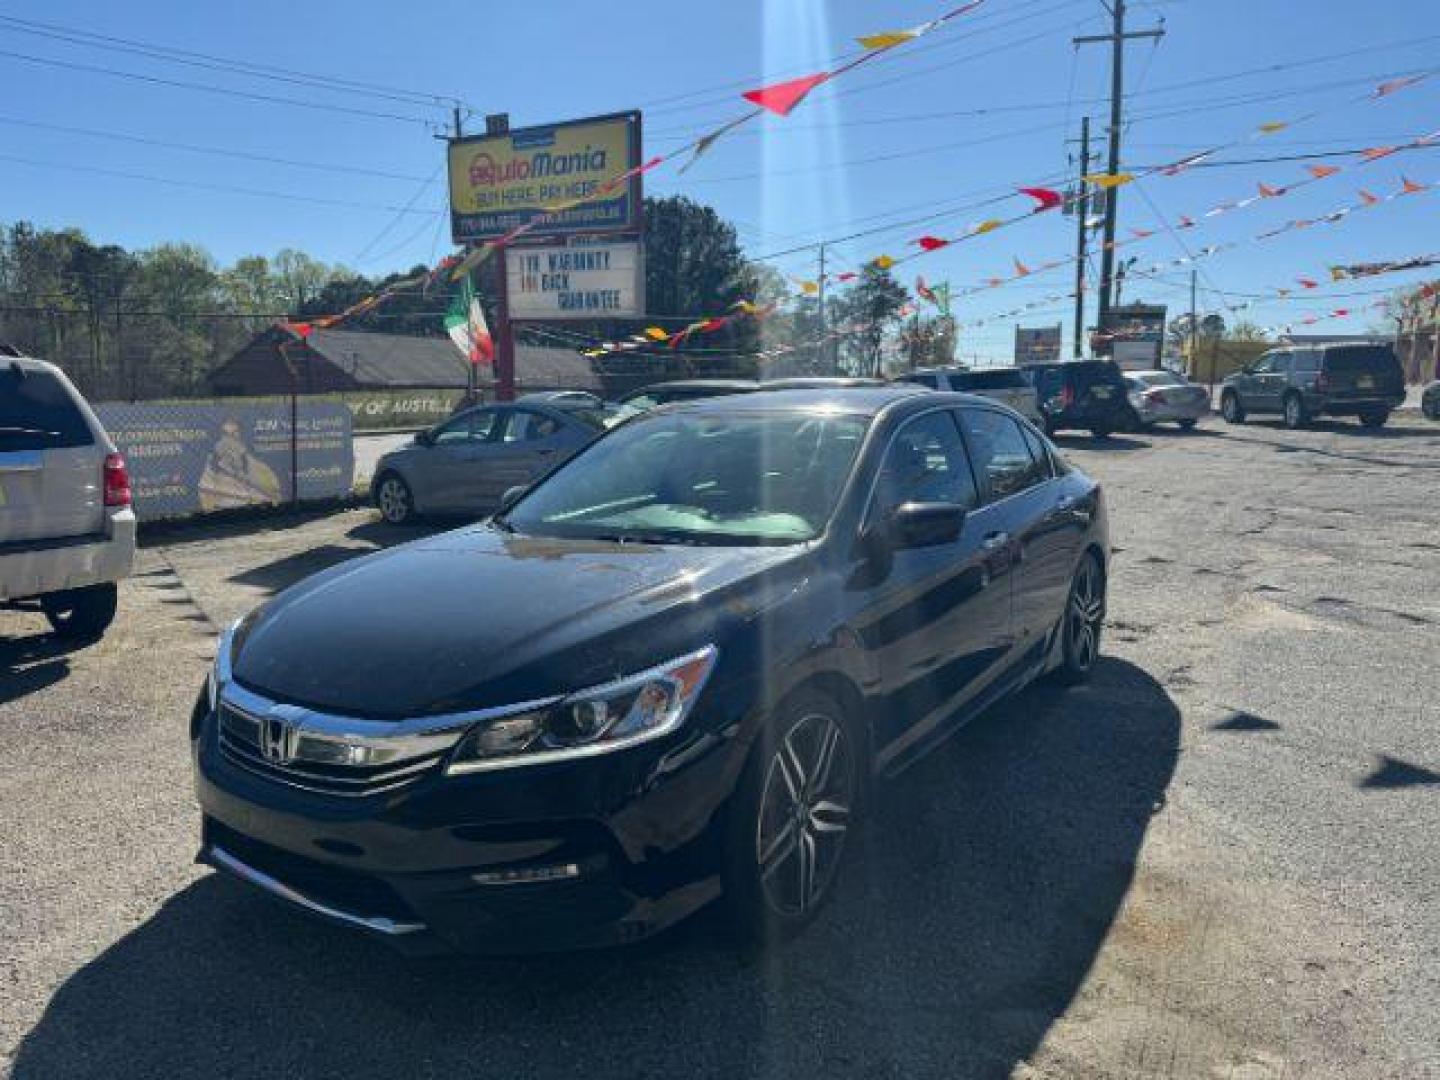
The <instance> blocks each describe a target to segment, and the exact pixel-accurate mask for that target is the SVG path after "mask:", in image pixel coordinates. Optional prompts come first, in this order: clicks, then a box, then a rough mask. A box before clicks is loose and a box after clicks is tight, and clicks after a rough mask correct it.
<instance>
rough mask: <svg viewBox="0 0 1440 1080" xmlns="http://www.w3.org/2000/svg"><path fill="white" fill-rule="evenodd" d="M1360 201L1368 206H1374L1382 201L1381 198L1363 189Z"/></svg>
mask: <svg viewBox="0 0 1440 1080" xmlns="http://www.w3.org/2000/svg"><path fill="white" fill-rule="evenodd" d="M1360 201H1361V202H1363V203H1364V204H1365V205H1366V206H1374V205H1375V204H1376V203H1378V202H1379V201H1380V196H1378V195H1371V194H1370V192H1368V191H1366V190H1365V189H1364V188H1361V189H1360Z"/></svg>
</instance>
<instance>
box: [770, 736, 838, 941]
mask: <svg viewBox="0 0 1440 1080" xmlns="http://www.w3.org/2000/svg"><path fill="white" fill-rule="evenodd" d="M855 790H856V780H855V756H854V753H853V752H852V748H851V745H850V738H849V736H848V735H847V734H846V731H845V727H844V725H843V724H841V723H840V722H839V721H838V720H835V719H834V718H832V717H829V716H825V715H822V714H819V713H812V714H810V715H807V716H805V717H803V718H802V719H801V720H800V721H799V722H798V723H796V724H795V725H794V726H793V727H791V728H790V730H789V731H787V732H786V733H785V735H784V737H783V738H781V739H780V741H779V743H778V745H777V746H776V747H775V750H774V753H773V754H772V756H771V759H770V764H769V766H768V768H767V769H766V773H765V782H764V786H763V788H762V789H761V795H760V813H759V816H758V818H757V820H756V826H755V860H756V863H757V865H758V867H759V877H760V884H761V888H762V891H763V892H764V896H765V900H766V903H768V904H769V906H770V907H771V908H772V909H773V910H774V911H776V912H777V913H779V914H781V915H786V916H802V915H805V914H806V913H807V912H808V911H810V910H811V909H812V908H814V907H815V906H816V905H818V904H819V903H820V902H821V900H823V899H824V897H825V894H826V891H827V890H828V889H829V887H830V883H831V881H832V880H833V879H834V877H835V872H836V870H837V869H838V868H839V866H840V859H841V855H842V853H843V851H844V847H845V838H846V835H847V833H848V831H849V828H850V815H851V810H852V808H853V806H854V804H855Z"/></svg>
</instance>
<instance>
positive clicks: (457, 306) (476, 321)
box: [445, 275, 495, 365]
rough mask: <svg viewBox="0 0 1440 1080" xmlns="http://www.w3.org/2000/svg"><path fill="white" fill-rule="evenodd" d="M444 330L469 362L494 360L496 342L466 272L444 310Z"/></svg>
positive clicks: (486, 362) (476, 363) (482, 362)
mask: <svg viewBox="0 0 1440 1080" xmlns="http://www.w3.org/2000/svg"><path fill="white" fill-rule="evenodd" d="M445 332H446V333H448V334H449V335H450V340H451V341H453V342H454V343H455V347H456V348H457V349H459V350H460V352H461V354H462V355H463V356H464V357H465V359H466V360H468V361H469V362H470V363H472V364H475V365H479V364H488V363H490V362H491V361H492V360H494V359H495V343H494V341H492V340H491V337H490V329H489V327H487V326H486V325H485V312H484V311H483V310H482V309H481V307H480V298H479V296H477V295H476V293H475V287H474V286H473V285H472V284H471V283H470V277H469V275H466V276H465V277H464V278H462V279H461V281H460V288H459V289H458V290H457V291H456V293H455V299H454V300H452V301H451V303H450V308H449V310H448V311H446V312H445Z"/></svg>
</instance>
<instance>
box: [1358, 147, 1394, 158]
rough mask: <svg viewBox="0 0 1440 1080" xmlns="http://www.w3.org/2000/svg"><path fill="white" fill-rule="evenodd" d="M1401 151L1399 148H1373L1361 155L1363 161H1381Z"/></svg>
mask: <svg viewBox="0 0 1440 1080" xmlns="http://www.w3.org/2000/svg"><path fill="white" fill-rule="evenodd" d="M1399 149H1400V148H1399V147H1398V146H1372V147H1371V148H1370V149H1369V150H1366V151H1365V152H1364V153H1362V154H1361V155H1360V159H1361V160H1362V161H1379V160H1380V159H1381V158H1387V157H1389V156H1390V155H1391V154H1393V153H1395V152H1396V151H1397V150H1399Z"/></svg>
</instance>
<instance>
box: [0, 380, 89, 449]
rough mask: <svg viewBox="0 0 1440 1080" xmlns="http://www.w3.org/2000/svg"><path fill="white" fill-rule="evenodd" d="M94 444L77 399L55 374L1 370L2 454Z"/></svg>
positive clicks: (0, 429)
mask: <svg viewBox="0 0 1440 1080" xmlns="http://www.w3.org/2000/svg"><path fill="white" fill-rule="evenodd" d="M94 442H95V437H94V436H93V435H91V434H90V425H89V424H87V423H86V422H85V417H84V415H83V414H82V413H81V412H80V410H79V409H78V408H77V407H76V405H75V399H74V398H73V397H71V395H70V391H69V389H68V388H67V387H66V386H65V384H64V383H62V382H61V381H60V380H59V379H57V378H56V377H55V376H54V375H52V374H50V372H48V371H36V370H33V369H22V368H19V367H8V368H3V369H0V452H4V451H7V450H10V451H14V450H51V449H58V448H61V447H67V446H90V445H92V444H93V443H94Z"/></svg>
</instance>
